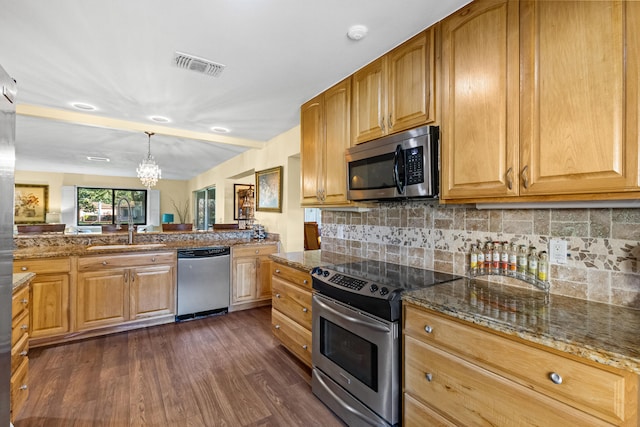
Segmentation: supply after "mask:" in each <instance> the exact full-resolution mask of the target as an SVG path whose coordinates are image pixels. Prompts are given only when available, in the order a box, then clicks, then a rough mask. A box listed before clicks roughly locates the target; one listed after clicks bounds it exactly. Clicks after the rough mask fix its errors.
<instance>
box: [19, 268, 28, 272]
mask: <svg viewBox="0 0 640 427" xmlns="http://www.w3.org/2000/svg"><path fill="white" fill-rule="evenodd" d="M28 269H29V267H21V268H20V270H22V271H27V270H28Z"/></svg>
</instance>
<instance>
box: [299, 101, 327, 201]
mask: <svg viewBox="0 0 640 427" xmlns="http://www.w3.org/2000/svg"><path fill="white" fill-rule="evenodd" d="M322 101H323V95H322V94H320V95H318V96H316V97H315V98H313V99H311V100H310V101H308V102H306V103H305V104H303V105H302V107H301V108H300V132H301V135H300V169H301V170H300V179H301V193H302V194H301V196H300V197H301V202H302V204H307V205H308V204H317V203H318V202H319V199H318V197H319V194H318V190H319V189H320V187H321V186H322V181H323V179H324V173H323V172H322V170H323V164H324V157H323V152H324V150H323V146H324V126H323V123H324V116H323V108H324V104H323V102H322Z"/></svg>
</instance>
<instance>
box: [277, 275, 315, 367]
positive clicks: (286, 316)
mask: <svg viewBox="0 0 640 427" xmlns="http://www.w3.org/2000/svg"><path fill="white" fill-rule="evenodd" d="M271 294H272V300H271V306H272V310H271V329H272V331H273V334H274V335H275V337H276V338H277V339H278V340H279V341H280V342H281V343H282V345H284V346H285V347H286V348H287V349H288V350H289V351H291V353H293V354H294V355H295V356H296V357H298V358H299V359H300V360H301V361H302V362H303V363H305V364H306V365H307V366H311V274H310V273H309V272H306V271H300V270H297V269H295V268H292V267H289V266H286V265H283V264H279V263H274V264H273V268H272V274H271Z"/></svg>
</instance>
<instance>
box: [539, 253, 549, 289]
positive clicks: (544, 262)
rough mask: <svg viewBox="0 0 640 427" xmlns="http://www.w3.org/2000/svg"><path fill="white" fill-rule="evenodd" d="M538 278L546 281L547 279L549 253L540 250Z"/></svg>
mask: <svg viewBox="0 0 640 427" xmlns="http://www.w3.org/2000/svg"><path fill="white" fill-rule="evenodd" d="M538 280H539V281H541V282H546V281H548V280H549V255H548V254H547V253H546V252H545V251H542V252H540V259H539V260H538Z"/></svg>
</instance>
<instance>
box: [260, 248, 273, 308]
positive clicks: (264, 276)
mask: <svg viewBox="0 0 640 427" xmlns="http://www.w3.org/2000/svg"><path fill="white" fill-rule="evenodd" d="M257 263H258V270H257V271H256V278H257V281H256V299H271V265H272V264H273V261H272V260H271V259H270V258H269V257H267V256H260V257H259V258H258V259H257Z"/></svg>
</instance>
